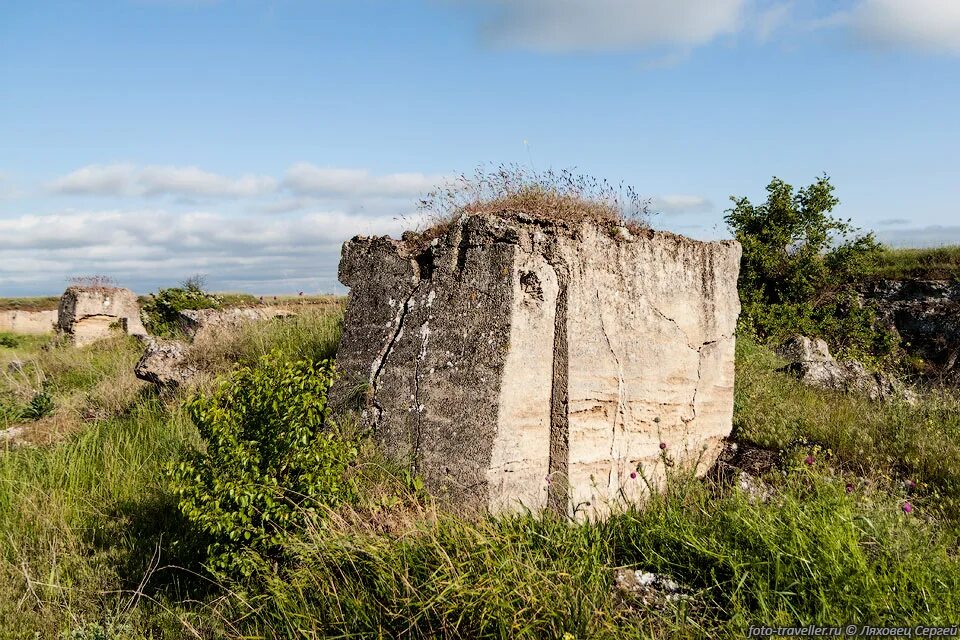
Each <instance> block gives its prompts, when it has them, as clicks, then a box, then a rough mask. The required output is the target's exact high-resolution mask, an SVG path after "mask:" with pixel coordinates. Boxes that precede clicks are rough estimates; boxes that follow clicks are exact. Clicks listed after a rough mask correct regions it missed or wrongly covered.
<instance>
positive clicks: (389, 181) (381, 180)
mask: <svg viewBox="0 0 960 640" xmlns="http://www.w3.org/2000/svg"><path fill="white" fill-rule="evenodd" d="M445 180H446V178H445V177H444V176H439V175H433V176H431V175H425V174H422V173H391V174H387V175H381V176H375V175H372V174H371V173H370V172H369V171H367V170H365V169H336V168H330V167H318V166H316V165H312V164H309V163H306V162H301V163H298V164H295V165H293V166H292V167H290V169H289V170H288V171H287V175H286V178H284V181H283V184H284V186H285V187H286V188H287V189H289V190H291V191H293V192H294V193H298V194H302V195H311V196H320V197H347V196H369V197H379V198H401V197H416V196H419V195H421V194H423V193H425V192H427V191H430V190H431V189H432V188H434V187H435V186H437V185H438V184H440V183H442V182H444V181H445Z"/></svg>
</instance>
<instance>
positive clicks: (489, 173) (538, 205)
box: [420, 165, 651, 239]
mask: <svg viewBox="0 0 960 640" xmlns="http://www.w3.org/2000/svg"><path fill="white" fill-rule="evenodd" d="M420 211H421V214H422V215H423V216H424V219H425V229H424V230H423V231H422V232H421V234H420V235H421V237H422V238H427V239H431V238H435V237H438V236H440V235H442V234H443V233H444V232H445V231H446V229H447V228H449V226H450V224H451V223H452V222H453V221H454V220H455V219H456V218H458V217H459V216H460V215H462V214H474V215H488V216H495V217H501V218H507V219H511V220H518V219H526V220H531V221H540V222H549V223H553V224H560V225H567V226H572V225H577V224H580V223H582V222H595V223H599V224H605V225H610V226H611V227H617V226H625V227H627V228H628V229H630V230H631V231H634V232H638V231H640V230H643V229H648V228H649V217H650V213H651V212H650V200H649V199H644V198H642V197H641V196H640V195H639V194H638V193H637V191H636V189H634V187H632V186H630V185H626V184H623V183H621V184H617V185H615V184H612V183H610V182H607V181H606V180H600V179H597V178H594V177H593V176H589V175H585V174H580V173H577V172H575V171H572V170H568V169H564V170H562V171H554V170H552V169H551V170H547V171H535V170H533V169H528V168H526V167H523V166H520V165H500V166H498V167H496V168H495V169H487V168H485V167H479V168H478V169H477V170H476V171H475V172H474V174H473V175H467V174H461V175H459V176H457V177H456V178H455V179H453V180H451V181H449V182H447V183H446V184H445V185H443V186H442V187H440V188H438V189H435V190H434V191H432V192H430V193H429V194H427V195H426V196H425V197H424V198H423V199H422V200H421V202H420Z"/></svg>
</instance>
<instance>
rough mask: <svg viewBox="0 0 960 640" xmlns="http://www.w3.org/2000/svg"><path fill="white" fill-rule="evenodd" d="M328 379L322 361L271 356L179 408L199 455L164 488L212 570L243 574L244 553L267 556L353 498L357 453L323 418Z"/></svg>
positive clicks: (329, 367) (328, 366)
mask: <svg viewBox="0 0 960 640" xmlns="http://www.w3.org/2000/svg"><path fill="white" fill-rule="evenodd" d="M334 378H335V373H334V368H333V364H332V363H331V362H330V361H324V362H320V363H314V362H311V361H309V360H300V361H296V362H289V361H287V360H286V359H285V358H283V357H282V355H281V354H280V353H279V352H274V353H272V354H270V355H268V356H264V357H263V358H262V359H261V360H260V362H259V363H258V364H257V365H256V366H246V367H241V368H239V369H237V370H236V371H235V372H234V373H233V374H232V375H231V376H230V378H229V379H228V380H226V381H224V382H223V383H222V384H221V385H220V386H219V387H218V388H217V389H216V390H215V391H214V392H213V393H212V394H210V395H203V394H200V395H197V396H195V397H194V398H193V399H191V400H190V401H189V403H188V404H187V410H188V412H189V414H190V417H191V418H192V420H193V422H194V423H195V424H196V426H197V428H198V430H199V432H200V437H201V438H202V439H203V441H204V443H205V444H206V450H205V451H194V452H192V453H191V454H189V455H187V456H186V457H185V459H184V460H183V461H182V462H180V463H179V464H178V465H176V466H175V467H174V468H173V469H172V487H173V491H174V493H175V494H176V496H177V498H178V500H179V508H180V510H181V511H182V512H183V514H184V515H185V516H186V517H187V519H188V520H190V521H191V522H192V523H194V524H195V525H196V526H197V527H198V528H199V529H200V530H201V531H203V532H204V533H206V534H207V535H209V536H210V537H211V538H212V542H211V544H210V548H209V552H210V558H209V560H208V567H209V568H210V569H212V570H213V571H214V572H226V573H228V574H234V573H239V574H240V575H244V574H249V573H250V571H251V570H252V568H253V567H252V565H251V563H250V558H251V557H252V556H251V555H249V554H247V553H246V552H247V551H248V550H252V551H255V552H259V553H261V554H265V555H266V556H268V557H273V556H274V555H275V554H276V553H277V551H278V550H279V549H280V545H281V543H282V542H283V541H284V540H285V539H286V537H287V536H288V535H289V532H290V531H291V530H292V529H293V528H295V527H302V526H303V525H304V524H305V523H306V522H307V521H308V519H310V518H311V517H312V516H314V515H315V514H317V513H318V512H319V511H320V510H322V509H323V508H324V507H328V506H331V505H335V504H337V503H339V502H342V501H349V500H351V499H352V498H353V496H354V493H355V489H354V487H353V484H352V482H351V481H350V480H349V479H348V477H347V470H348V468H349V467H350V465H351V464H352V463H353V461H354V459H355V457H356V455H357V446H356V443H354V442H352V441H351V440H350V439H347V438H342V437H341V436H340V434H339V433H338V431H337V429H336V428H335V425H333V424H332V421H331V420H330V419H329V413H330V411H329V408H328V406H327V391H328V389H329V387H330V385H331V384H332V382H333V380H334Z"/></svg>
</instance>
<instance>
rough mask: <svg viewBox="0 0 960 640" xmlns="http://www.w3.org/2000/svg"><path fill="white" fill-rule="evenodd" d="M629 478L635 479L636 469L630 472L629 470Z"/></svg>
mask: <svg viewBox="0 0 960 640" xmlns="http://www.w3.org/2000/svg"><path fill="white" fill-rule="evenodd" d="M630 479H631V480H636V479H637V472H636V471H631V472H630Z"/></svg>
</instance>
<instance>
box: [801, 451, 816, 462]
mask: <svg viewBox="0 0 960 640" xmlns="http://www.w3.org/2000/svg"><path fill="white" fill-rule="evenodd" d="M803 461H804V462H806V463H807V464H813V463H814V462H816V461H817V459H816V458H814V457H813V454H812V453H811V454H810V455H808V456H807V457H806V458H804V459H803Z"/></svg>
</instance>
